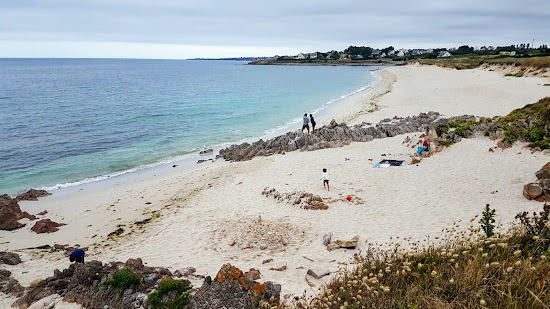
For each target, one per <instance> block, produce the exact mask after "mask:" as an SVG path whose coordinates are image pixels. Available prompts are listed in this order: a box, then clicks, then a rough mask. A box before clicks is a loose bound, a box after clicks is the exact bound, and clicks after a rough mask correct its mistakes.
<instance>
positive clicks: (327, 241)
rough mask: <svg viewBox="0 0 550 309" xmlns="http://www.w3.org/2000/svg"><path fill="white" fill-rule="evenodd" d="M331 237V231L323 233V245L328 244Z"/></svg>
mask: <svg viewBox="0 0 550 309" xmlns="http://www.w3.org/2000/svg"><path fill="white" fill-rule="evenodd" d="M331 239H332V233H326V234H325V235H323V245H325V246H326V245H328V244H330V241H331Z"/></svg>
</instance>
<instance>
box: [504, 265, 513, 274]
mask: <svg viewBox="0 0 550 309" xmlns="http://www.w3.org/2000/svg"><path fill="white" fill-rule="evenodd" d="M513 270H514V267H512V266H510V267H508V268H506V271H507V272H509V273H511V272H512V271H513Z"/></svg>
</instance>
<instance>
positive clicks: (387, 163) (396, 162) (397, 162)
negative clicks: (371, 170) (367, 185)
mask: <svg viewBox="0 0 550 309" xmlns="http://www.w3.org/2000/svg"><path fill="white" fill-rule="evenodd" d="M401 164H403V160H382V161H380V162H378V163H376V164H375V165H374V166H373V167H390V166H401Z"/></svg>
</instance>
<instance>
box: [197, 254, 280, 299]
mask: <svg viewBox="0 0 550 309" xmlns="http://www.w3.org/2000/svg"><path fill="white" fill-rule="evenodd" d="M280 292H281V286H280V285H279V284H273V283H272V282H270V281H267V282H266V283H259V282H256V281H253V280H251V279H248V278H247V277H246V276H245V274H244V273H243V272H242V271H241V270H240V269H238V268H237V267H235V266H232V265H231V264H225V265H223V266H222V268H221V269H220V271H219V272H218V274H217V275H216V278H214V280H206V281H205V283H204V284H203V285H202V287H201V288H200V290H199V291H198V292H197V294H196V295H195V296H194V297H193V300H194V302H195V303H196V305H197V308H198V309H210V308H245V309H247V308H260V307H261V308H270V307H272V306H278V305H279V298H280Z"/></svg>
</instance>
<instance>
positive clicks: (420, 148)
mask: <svg viewBox="0 0 550 309" xmlns="http://www.w3.org/2000/svg"><path fill="white" fill-rule="evenodd" d="M423 150H424V148H422V147H418V154H419V155H420V154H422V151H423Z"/></svg>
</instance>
